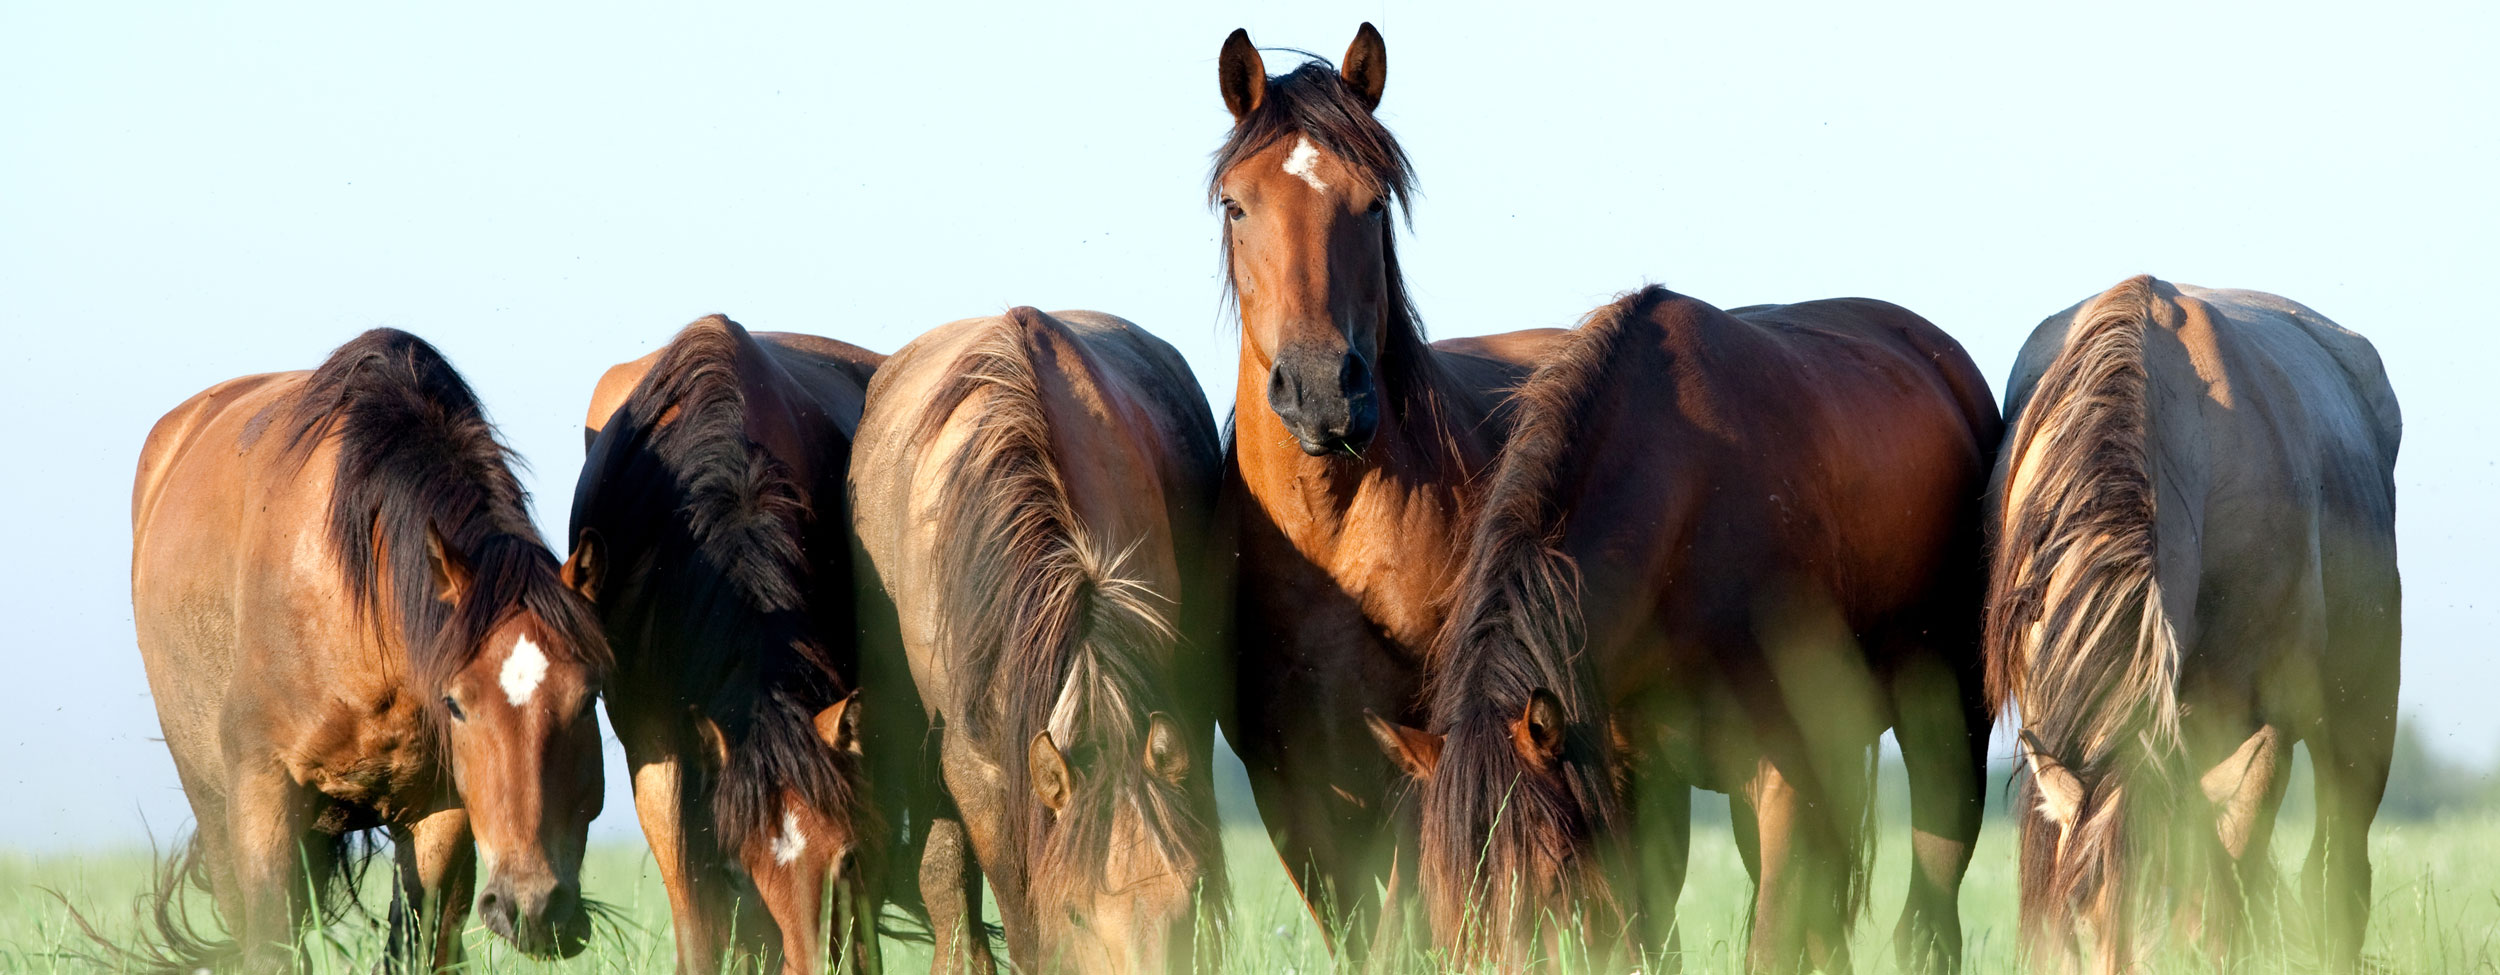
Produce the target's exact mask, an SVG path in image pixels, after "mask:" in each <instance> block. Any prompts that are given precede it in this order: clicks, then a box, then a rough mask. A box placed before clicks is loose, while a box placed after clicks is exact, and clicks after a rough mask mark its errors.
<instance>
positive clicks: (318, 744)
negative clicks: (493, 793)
mask: <svg viewBox="0 0 2500 975" xmlns="http://www.w3.org/2000/svg"><path fill="white" fill-rule="evenodd" d="M291 751H292V754H291V757H290V760H289V762H288V765H289V768H290V770H291V771H292V772H293V773H294V776H295V779H296V780H297V781H299V782H302V783H304V784H306V785H309V786H311V787H313V788H314V789H317V790H320V792H321V793H322V794H323V795H327V796H329V797H331V798H333V799H337V800H339V801H341V802H345V803H352V804H355V805H358V806H364V807H367V808H371V809H374V810H377V811H379V812H381V813H383V815H384V816H385V818H390V817H392V816H394V815H395V814H398V813H402V812H409V811H413V810H415V808H416V807H419V806H422V805H424V804H425V802H426V799H427V798H428V797H427V793H428V792H429V791H430V790H429V789H428V786H429V785H431V784H432V783H433V782H434V781H436V780H437V776H436V775H435V772H436V762H435V749H434V747H433V744H432V740H431V737H430V736H429V735H428V734H427V733H426V731H425V728H424V727H423V724H422V722H421V721H420V719H419V717H418V714H417V710H416V708H415V707H414V706H413V705H412V704H410V703H408V702H404V701H401V700H399V699H398V698H397V697H396V696H386V697H384V698H381V699H379V700H377V701H375V702H372V703H371V704H370V705H368V706H363V707H357V706H352V705H349V704H347V703H345V702H333V703H332V704H331V705H330V706H328V707H326V708H324V709H322V710H321V711H320V712H319V713H318V714H317V715H316V717H315V719H314V721H313V722H312V723H311V724H310V725H309V726H308V727H307V728H306V729H305V731H304V733H303V734H302V735H301V736H300V737H299V738H298V741H297V744H296V747H295V748H294V749H292V750H291Z"/></svg>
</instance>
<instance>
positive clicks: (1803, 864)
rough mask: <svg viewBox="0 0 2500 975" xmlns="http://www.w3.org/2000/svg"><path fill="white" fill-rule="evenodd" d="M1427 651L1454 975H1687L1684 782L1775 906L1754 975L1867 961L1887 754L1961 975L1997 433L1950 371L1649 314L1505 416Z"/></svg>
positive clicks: (1902, 328)
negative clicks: (1538, 974)
mask: <svg viewBox="0 0 2500 975" xmlns="http://www.w3.org/2000/svg"><path fill="white" fill-rule="evenodd" d="M1515 397H1516V404H1515V406H1516V409H1517V410H1518V419H1517V425H1516V427H1515V428H1514V431H1513V433H1512V436H1511V439H1510V441H1509V443H1508V444H1507V445H1506V446H1505V447H1504V449H1503V452H1502V455H1501V457H1500V459H1499V461H1498V462H1497V463H1496V465H1495V466H1494V468H1493V471H1492V472H1491V474H1490V475H1489V485H1488V487H1487V488H1486V490H1485V494H1484V497H1483V499H1482V507H1481V509H1480V510H1479V511H1478V513H1477V516H1476V520H1475V522H1474V525H1473V535H1472V538H1471V540H1470V543H1469V544H1470V548H1469V550H1468V556H1467V563H1466V567H1465V570H1464V572H1463V574H1462V576H1461V582H1460V585H1459V591H1458V595H1457V601H1456V604H1455V606H1454V608H1453V610H1452V611H1451V614H1450V618H1449V621H1448V624H1447V626H1446V627H1445V629H1444V630H1443V631H1442V633H1441V637H1440V640H1439V642H1438V643H1437V644H1436V645H1435V648H1434V650H1433V655H1432V671H1431V674H1430V677H1429V680H1428V681H1427V690H1426V696H1427V699H1428V702H1429V717H1428V723H1427V724H1426V725H1424V726H1423V727H1421V728H1416V727H1412V726H1401V725H1397V724H1393V723H1391V722H1388V721H1386V720H1384V719H1380V718H1373V719H1371V725H1372V729H1373V733H1374V734H1375V736H1376V737H1377V738H1378V739H1379V741H1380V744H1381V746H1382V748H1383V750H1384V751H1385V752H1386V753H1387V754H1389V755H1391V756H1392V757H1393V758H1395V759H1396V760H1397V761H1398V762H1399V763H1400V764H1401V766H1402V767H1404V768H1405V769H1406V770H1407V771H1408V772H1409V773H1410V774H1411V775H1412V776H1413V777H1414V779H1415V780H1416V782H1417V787H1418V789H1419V790H1420V797H1419V798H1420V821H1421V843H1420V845H1421V853H1422V858H1423V867H1422V870H1421V881H1422V882H1421V888H1422V893H1423V897H1424V900H1425V902H1426V907H1427V911H1428V913H1429V916H1430V919H1431V927H1432V930H1433V932H1434V938H1435V941H1436V943H1437V944H1438V945H1439V946H1440V947H1441V948H1442V949H1443V950H1445V951H1446V952H1448V953H1449V957H1450V958H1451V959H1453V960H1455V961H1458V962H1460V963H1468V964H1483V965H1486V966H1488V967H1496V968H1503V969H1520V968H1531V967H1537V966H1538V965H1540V964H1544V963H1548V962H1553V961H1557V960H1561V959H1565V958H1569V957H1572V953H1573V952H1581V951H1585V952H1587V953H1588V955H1589V956H1590V957H1594V958H1601V959H1602V958H1605V957H1609V956H1612V957H1618V958H1620V957H1621V956H1622V955H1623V954H1624V953H1625V952H1626V951H1627V950H1631V949H1637V950H1638V951H1639V953H1640V954H1639V955H1636V956H1634V957H1632V958H1631V961H1632V962H1634V963H1636V964H1647V963H1649V962H1650V961H1651V960H1653V959H1654V958H1655V956H1656V955H1657V954H1659V953H1661V952H1663V953H1665V954H1666V955H1667V956H1668V957H1666V958H1663V959H1655V960H1657V961H1659V962H1662V963H1664V964H1667V965H1669V966H1672V965H1674V964H1676V963H1677V961H1678V959H1676V958H1675V957H1674V953H1675V952H1676V951H1677V950H1678V949H1677V934H1676V931H1675V916H1676V915H1675V906H1676V900H1677V898H1678V896H1679V894H1680V892H1681V888H1682V885H1683V878H1684V870H1685V856H1686V851H1687V849H1688V847H1687V843H1688V834H1689V832H1690V816H1691V807H1690V803H1691V791H1690V790H1691V787H1692V786H1695V785H1698V786H1700V787H1702V788H1707V789H1711V790H1715V791H1720V792H1726V793H1728V794H1729V795H1730V797H1731V799H1732V800H1734V801H1733V802H1732V803H1731V806H1732V810H1733V813H1734V816H1733V818H1734V820H1735V822H1734V827H1735V832H1736V838H1737V842H1738V848H1739V850H1740V852H1741V853H1742V855H1743V859H1744V862H1745V866H1746V869H1747V872H1748V873H1750V874H1751V875H1752V876H1753V877H1754V879H1755V881H1756V891H1755V897H1754V907H1753V914H1752V916H1753V921H1752V925H1753V926H1752V931H1751V935H1750V938H1749V944H1748V946H1747V950H1746V965H1747V968H1748V969H1749V970H1752V971H1793V970H1799V969H1802V968H1805V967H1809V966H1811V967H1816V968H1820V969H1822V970H1824V971H1833V972H1839V971H1846V970H1847V969H1848V968H1849V966H1850V961H1851V959H1850V955H1849V947H1848V942H1847V940H1846V939H1847V927H1848V924H1849V921H1850V919H1851V917H1852V916H1853V914H1854V913H1855V912H1856V910H1857V909H1858V906H1859V905H1860V903H1861V902H1862V899H1863V891H1864V888H1865V885H1866V877H1865V870H1866V865H1867V856H1868V847H1867V837H1866V836H1865V835H1864V834H1865V832H1866V831H1867V829H1868V828H1869V827H1870V826H1871V820H1870V818H1869V817H1870V815H1871V813H1870V808H1869V803H1868V800H1869V797H1870V795H1871V792H1872V782H1871V778H1870V772H1871V771H1872V769H1871V766H1872V760H1873V750H1872V749H1873V746H1874V745H1875V743H1876V740H1877V736H1878V735H1879V734H1881V733H1882V732H1883V730H1884V729H1885V728H1886V726H1890V727H1892V728H1893V729H1895V730H1896V731H1897V733H1898V735H1899V739H1900V742H1901V748H1902V753H1903V758H1904V760H1905V762H1906V763H1907V765H1908V767H1909V771H1910V776H1911V782H1912V785H1911V789H1912V794H1911V805H1912V813H1911V816H1912V823H1913V826H1914V833H1913V843H1912V847H1913V851H1914V854H1913V858H1912V859H1913V861H1914V862H1913V865H1912V870H1911V875H1910V894H1909V899H1908V903H1907V905H1906V906H1905V908H1904V910H1903V912H1902V917H1901V921H1900V924H1899V926H1898V927H1897V928H1896V935H1895V937H1896V947H1897V950H1898V953H1899V954H1900V956H1901V957H1900V959H1899V960H1900V961H1901V962H1902V964H1903V966H1904V967H1905V968H1911V969H1919V970H1927V969H1933V970H1943V971H1952V970H1954V969H1955V968H1956V967H1957V966H1958V965H1959V961H1960V952H1961V931H1960V923H1959V921H1958V914H1957V907H1956V898H1957V894H1958V891H1959V887H1960V883H1961V879H1962V875H1963V873H1964V871H1965V869H1966V868H1967V867H1968V865H1969V860H1970V851H1971V844H1972V842H1973V841H1974V839H1975V838H1976V837H1977V835H1978V830H1979V823H1980V812H1981V809H1982V798H1983V797H1982V794H1981V777H1982V773H1983V763H1984V759H1985V749H1986V745H1987V734H1988V727H1989V723H1990V721H1991V714H1990V712H1989V710H1988V708H1987V701H1986V697H1985V694H1984V689H1983V686H1982V684H1983V681H1982V673H1981V669H1980V666H1979V663H1980V658H1979V644H1978V640H1979V632H1978V631H1979V617H1980V596H1981V592H1982V587H1983V586H1984V583H1985V577H1984V568H1983V560H1982V547H1981V531H1980V524H1981V514H1982V512H1981V507H1980V502H1981V497H1982V495H1983V493H1984V490H1985V487H1986V482H1987V474H1988V464H1989V462H1990V459H1991V458H1992V457H1993V456H1994V451H1995V448H1996V445H1997V442H1998V440H1999V438H2000V436H2001V434H2002V427H2001V424H2000V423H1999V421H1998V418H1997V411H1996V405H1995V402H1994V400H1993V398H1992V397H1991V396H1990V395H1989V393H1988V386H1987V383H1986V381H1985V380H1983V379H1982V378H1981V377H1980V375H1979V373H1978V371H1977V370H1976V369H1975V368H1974V367H1973V366H1972V364H1971V361H1970V358H1969V356H1967V355H1965V354H1964V353H1963V351H1962V348H1961V346H1960V345H1959V344H1957V343H1955V342H1954V341H1953V339H1952V338H1950V337H1948V336H1947V335H1945V334H1944V333H1943V332H1942V331H1940V330H1938V329H1937V328H1936V327H1935V326H1934V325H1931V324H1929V323H1928V322H1927V321H1926V320H1925V319H1922V318H1920V317H1918V316H1917V315H1915V314H1912V313H1910V312H1909V311H1907V310H1904V309H1902V308H1899V307H1897V306H1894V305H1890V304H1886V303H1884V302H1880V301H1872V300H1868V299H1862V298H1842V299H1831V300H1823V301H1809V302H1803V303H1798V304H1790V305H1761V306H1754V307H1748V308H1739V309H1737V310H1735V311H1734V312H1732V313H1731V312H1724V311H1721V310H1719V309H1717V308H1714V307H1711V306H1710V305H1708V304H1705V303H1703V302H1701V301H1699V300H1697V299H1694V298H1690V297H1687V296H1684V295H1679V294H1675V293H1672V292H1670V291H1667V290H1666V289H1663V288H1658V287H1654V286H1653V287H1648V288H1644V289H1642V290H1640V291H1638V292H1634V293H1632V294H1630V295H1627V296H1625V297H1624V298H1622V299H1620V300H1618V301H1616V302H1614V303H1613V304H1610V305H1607V306H1605V307H1602V308H1600V309H1598V310H1597V311H1595V312H1593V313H1591V315H1590V316H1589V317H1588V318H1587V319H1586V320H1585V321H1584V323H1583V324H1582V325H1581V326H1580V327H1579V328H1578V329H1577V330H1575V331H1574V332H1573V333H1572V334H1571V337H1570V339H1569V340H1568V341H1566V342H1564V343H1562V344H1561V345H1560V346H1559V347H1558V348H1556V349H1555V350H1554V351H1553V352H1552V354H1551V355H1550V356H1548V357H1547V358H1546V359H1545V360H1544V361H1543V362H1542V363H1540V364H1539V365H1538V367H1537V370H1536V372H1535V373H1534V374H1533V375H1531V376H1530V377H1529V378H1528V380H1527V381H1526V382H1525V383H1523V384H1521V386H1520V387H1519V389H1518V391H1517V392H1516V394H1515Z"/></svg>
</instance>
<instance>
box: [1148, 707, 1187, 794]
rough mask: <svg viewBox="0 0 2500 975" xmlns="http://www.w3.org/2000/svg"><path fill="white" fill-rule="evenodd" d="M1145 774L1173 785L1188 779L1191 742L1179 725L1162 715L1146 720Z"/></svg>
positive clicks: (1154, 715) (1150, 716)
mask: <svg viewBox="0 0 2500 975" xmlns="http://www.w3.org/2000/svg"><path fill="white" fill-rule="evenodd" d="M1146 771H1148V772H1151V773H1153V774H1154V775H1155V776H1157V777H1159V778H1161V779H1162V780H1163V781H1165V782H1169V783H1172V784H1173V785H1179V784H1181V780H1183V779H1187V778H1189V742H1188V741H1187V740H1185V739H1183V738H1182V737H1181V724H1180V722H1178V721H1174V720H1172V716H1171V715H1168V714H1165V713H1163V712H1161V711H1157V712H1155V713H1153V714H1150V715H1147V716H1146Z"/></svg>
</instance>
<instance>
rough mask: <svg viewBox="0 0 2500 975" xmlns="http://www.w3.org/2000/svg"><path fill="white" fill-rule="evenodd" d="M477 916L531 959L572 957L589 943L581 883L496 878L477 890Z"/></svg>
mask: <svg viewBox="0 0 2500 975" xmlns="http://www.w3.org/2000/svg"><path fill="white" fill-rule="evenodd" d="M477 914H478V919H479V920H481V921H484V922H486V929H487V930H489V931H493V932H495V934H496V935H498V936H500V937H502V938H503V939H504V940H505V941H509V942H512V946H513V947H514V948H518V949H520V950H521V952H522V953H523V954H526V955H529V956H531V957H533V958H571V957H573V956H574V955H578V954H581V951H582V947H583V946H584V945H586V944H588V943H589V942H590V913H589V912H588V911H587V910H584V909H583V906H582V896H581V889H580V887H579V885H577V884H559V883H555V882H553V881H542V882H537V883H531V882H528V881H519V882H515V881H510V880H506V879H503V878H495V879H494V880H492V881H489V882H488V884H487V886H486V889H485V890H484V891H481V892H480V893H479V894H478V895H477Z"/></svg>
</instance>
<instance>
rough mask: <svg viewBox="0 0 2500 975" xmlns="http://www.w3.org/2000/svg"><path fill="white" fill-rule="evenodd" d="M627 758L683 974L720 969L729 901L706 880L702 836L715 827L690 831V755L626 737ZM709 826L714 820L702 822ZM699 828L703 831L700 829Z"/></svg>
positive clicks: (636, 811)
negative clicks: (687, 791)
mask: <svg viewBox="0 0 2500 975" xmlns="http://www.w3.org/2000/svg"><path fill="white" fill-rule="evenodd" d="M626 740H627V742H628V743H629V744H628V745H627V746H626V760H627V762H628V763H629V764H631V765H632V766H633V775H634V818H635V819H637V820H640V821H641V823H642V835H643V838H644V839H645V840H646V841H648V842H649V843H650V844H651V859H652V862H654V863H656V864H658V865H659V868H660V886H661V887H662V888H663V889H665V890H666V891H667V892H668V912H669V925H670V927H671V928H672V929H673V930H675V931H676V934H677V938H676V941H677V972H678V975H708V973H710V972H713V971H715V970H717V969H718V968H719V966H720V963H721V955H722V952H723V950H724V949H725V948H726V947H727V945H726V938H725V932H724V931H722V930H721V925H720V924H719V923H717V922H718V920H719V919H720V918H724V917H726V916H727V913H728V912H727V905H722V904H715V903H712V902H713V901H715V900H717V899H718V894H717V892H715V891H713V890H712V889H711V888H713V887H714V886H717V885H715V884H712V883H710V882H707V881H706V880H705V878H704V876H703V875H704V874H705V873H706V872H707V870H706V868H705V866H704V865H703V864H704V863H705V862H706V859H705V858H704V854H705V852H706V851H705V850H704V849H701V848H702V847H704V846H706V845H707V844H706V841H705V840H704V839H703V837H706V836H709V835H711V830H710V829H708V828H706V829H701V830H699V831H690V830H688V829H687V828H686V826H687V820H688V819H689V818H690V813H691V812H692V809H691V800H690V799H689V798H688V797H687V796H686V795H685V787H686V784H687V783H686V781H685V779H686V766H687V764H688V763H689V762H690V761H691V759H688V758H685V757H683V756H680V755H678V754H676V753H674V752H672V751H669V750H666V749H658V748H650V749H645V748H636V747H634V745H633V744H631V742H632V741H633V739H632V738H628V739H626ZM702 825H704V826H706V827H708V826H709V825H710V824H708V823H706V824H702ZM697 833H699V834H700V835H696V834H697Z"/></svg>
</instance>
